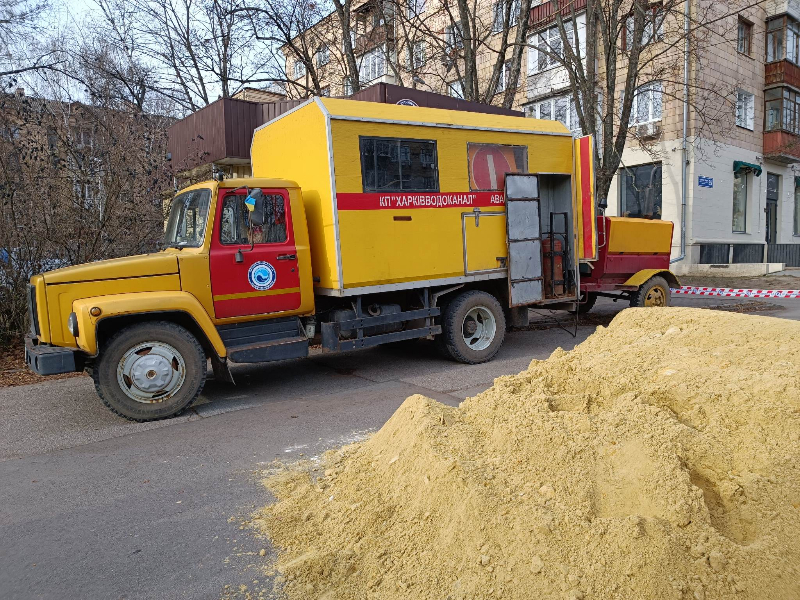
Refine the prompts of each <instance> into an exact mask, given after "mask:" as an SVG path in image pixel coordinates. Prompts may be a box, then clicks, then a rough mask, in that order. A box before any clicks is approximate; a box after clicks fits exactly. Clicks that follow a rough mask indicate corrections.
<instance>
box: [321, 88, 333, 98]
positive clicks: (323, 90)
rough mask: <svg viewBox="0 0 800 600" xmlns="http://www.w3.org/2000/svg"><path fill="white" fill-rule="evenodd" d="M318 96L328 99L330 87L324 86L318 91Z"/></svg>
mask: <svg viewBox="0 0 800 600" xmlns="http://www.w3.org/2000/svg"><path fill="white" fill-rule="evenodd" d="M319 95H320V96H325V97H329V96H330V95H331V86H329V85H326V86H325V87H324V88H322V89H321V90H320V91H319Z"/></svg>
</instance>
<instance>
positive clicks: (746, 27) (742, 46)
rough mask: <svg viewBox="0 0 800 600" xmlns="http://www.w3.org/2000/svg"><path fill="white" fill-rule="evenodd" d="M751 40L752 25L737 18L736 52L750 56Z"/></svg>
mask: <svg viewBox="0 0 800 600" xmlns="http://www.w3.org/2000/svg"><path fill="white" fill-rule="evenodd" d="M752 40H753V24H752V23H750V22H749V21H745V20H744V19H742V18H741V17H739V28H738V30H737V32H736V51H737V52H739V53H740V54H746V55H747V56H750V51H751V48H752Z"/></svg>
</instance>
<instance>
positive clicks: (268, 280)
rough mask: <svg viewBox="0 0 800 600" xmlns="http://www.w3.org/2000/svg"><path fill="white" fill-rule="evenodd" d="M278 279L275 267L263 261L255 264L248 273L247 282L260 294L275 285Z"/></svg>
mask: <svg viewBox="0 0 800 600" xmlns="http://www.w3.org/2000/svg"><path fill="white" fill-rule="evenodd" d="M276 279H277V275H276V274H275V267H273V266H272V265H271V264H269V263H268V262H264V261H263V260H260V261H258V262H254V263H253V264H252V265H250V269H249V270H248V271H247V281H249V282H250V285H251V286H253V287H254V288H255V289H257V290H258V291H259V292H263V291H264V290H268V289H269V288H271V287H272V286H273V285H275V280H276Z"/></svg>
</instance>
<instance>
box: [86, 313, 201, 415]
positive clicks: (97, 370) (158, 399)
mask: <svg viewBox="0 0 800 600" xmlns="http://www.w3.org/2000/svg"><path fill="white" fill-rule="evenodd" d="M92 378H93V379H94V384H95V389H96V390H97V394H98V395H99V396H100V398H101V399H102V400H103V403H104V404H105V405H106V406H107V407H108V408H110V409H111V410H112V411H114V412H115V413H117V414H118V415H120V416H122V417H125V418H126V419H130V420H132V421H140V422H141V421H153V420H156V419H164V418H167V417H173V416H175V415H178V414H180V413H181V412H183V411H184V410H185V409H186V408H187V407H188V406H189V405H190V404H191V403H192V401H194V400H195V398H197V396H199V395H200V392H201V391H202V389H203V385H204V384H205V380H206V356H205V353H204V352H203V349H202V348H201V347H200V344H199V343H198V342H197V339H196V338H195V337H194V336H193V335H192V334H191V333H189V331H187V330H186V329H184V328H183V327H181V326H180V325H176V324H175V323H169V322H166V321H152V322H147V323H140V324H138V325H133V326H131V327H126V328H125V329H122V330H120V331H119V332H117V333H116V334H115V335H114V336H113V337H112V338H111V339H110V340H109V342H108V344H107V345H106V347H104V348H103V349H102V352H101V354H100V357H99V359H98V360H97V362H96V363H95V365H94V368H93V369H92Z"/></svg>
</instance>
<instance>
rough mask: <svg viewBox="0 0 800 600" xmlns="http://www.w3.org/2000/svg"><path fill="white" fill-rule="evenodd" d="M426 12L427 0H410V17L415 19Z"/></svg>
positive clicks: (408, 13)
mask: <svg viewBox="0 0 800 600" xmlns="http://www.w3.org/2000/svg"><path fill="white" fill-rule="evenodd" d="M424 12H425V0H408V12H407V15H408V18H409V19H413V18H414V17H416V16H419V15H421V14H422V13H424Z"/></svg>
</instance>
